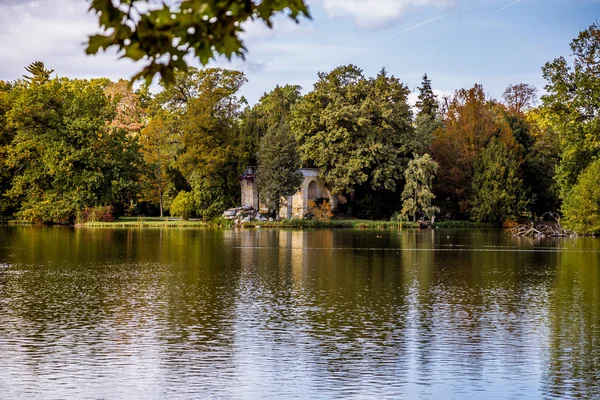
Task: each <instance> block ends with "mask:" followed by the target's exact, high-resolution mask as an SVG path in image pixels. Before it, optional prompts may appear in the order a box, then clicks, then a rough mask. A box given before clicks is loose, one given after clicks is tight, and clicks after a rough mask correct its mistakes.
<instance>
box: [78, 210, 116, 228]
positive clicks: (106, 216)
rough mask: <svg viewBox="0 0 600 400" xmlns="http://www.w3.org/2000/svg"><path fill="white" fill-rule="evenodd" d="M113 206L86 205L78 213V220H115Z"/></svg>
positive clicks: (81, 222) (82, 221)
mask: <svg viewBox="0 0 600 400" xmlns="http://www.w3.org/2000/svg"><path fill="white" fill-rule="evenodd" d="M114 212H115V210H114V208H113V206H104V207H86V208H84V209H83V210H82V211H80V212H78V213H77V222H78V223H80V224H84V223H86V222H113V221H114V220H115V216H114Z"/></svg>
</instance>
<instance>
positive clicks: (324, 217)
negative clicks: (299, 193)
mask: <svg viewBox="0 0 600 400" xmlns="http://www.w3.org/2000/svg"><path fill="white" fill-rule="evenodd" d="M308 208H309V213H310V214H312V215H313V219H314V220H316V221H321V222H328V221H329V220H331V217H333V212H332V211H331V203H329V200H323V201H321V202H320V204H319V203H317V202H315V201H312V200H310V201H309V202H308Z"/></svg>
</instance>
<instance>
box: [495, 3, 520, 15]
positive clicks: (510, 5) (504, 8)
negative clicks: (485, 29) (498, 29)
mask: <svg viewBox="0 0 600 400" xmlns="http://www.w3.org/2000/svg"><path fill="white" fill-rule="evenodd" d="M521 1H523V0H515V1H513V2H512V3H509V4H507V5H505V6H504V7H500V8H499V9H497V10H496V12H497V13H498V12H500V11H503V10H506V9H507V8H508V7H512V6H514V5H515V4H517V3H520V2H521Z"/></svg>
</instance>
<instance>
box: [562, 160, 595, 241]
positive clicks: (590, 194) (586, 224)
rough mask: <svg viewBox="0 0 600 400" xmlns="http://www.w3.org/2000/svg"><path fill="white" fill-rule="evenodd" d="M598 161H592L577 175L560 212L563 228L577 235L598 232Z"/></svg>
mask: <svg viewBox="0 0 600 400" xmlns="http://www.w3.org/2000/svg"><path fill="white" fill-rule="evenodd" d="M598 177H600V160H595V161H593V162H592V163H591V164H590V165H589V166H588V167H587V168H586V169H585V170H583V172H582V173H581V174H580V175H579V178H578V179H577V183H576V184H575V185H574V186H573V187H572V189H571V190H570V191H569V193H567V195H566V196H565V199H564V203H563V207H562V212H563V214H564V217H565V221H564V222H565V226H566V227H567V228H570V229H573V230H574V231H575V232H578V233H584V234H587V233H598V232H600V185H599V184H598V179H599V178H598Z"/></svg>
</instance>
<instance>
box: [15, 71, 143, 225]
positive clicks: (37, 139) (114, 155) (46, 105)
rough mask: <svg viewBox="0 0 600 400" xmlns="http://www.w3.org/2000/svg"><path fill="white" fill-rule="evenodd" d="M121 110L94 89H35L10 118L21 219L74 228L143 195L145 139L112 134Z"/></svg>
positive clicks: (76, 85) (84, 84)
mask: <svg viewBox="0 0 600 400" xmlns="http://www.w3.org/2000/svg"><path fill="white" fill-rule="evenodd" d="M114 116H115V109H114V107H113V103H111V102H110V101H109V100H108V99H107V97H106V96H105V94H104V88H103V87H102V86H101V85H100V84H98V83H97V82H93V81H86V80H69V79H66V78H62V79H54V80H51V81H48V82H46V83H41V84H37V85H29V86H28V87H27V88H26V89H24V90H23V92H22V94H21V95H20V96H19V97H18V99H17V100H16V101H15V103H14V104H13V107H12V109H11V111H10V112H9V114H8V118H9V119H10V122H11V124H12V125H13V126H14V129H15V136H14V139H13V140H12V142H11V143H10V145H9V146H8V148H7V160H6V165H7V166H8V167H9V168H11V170H12V171H14V174H13V177H12V179H11V186H10V189H9V190H8V191H7V195H8V196H9V197H10V198H12V199H13V200H17V201H19V202H20V209H19V212H18V213H17V216H18V217H20V218H22V219H25V220H30V221H40V222H54V223H67V222H69V223H72V222H73V221H74V220H75V217H76V215H77V213H78V212H79V211H80V210H83V209H84V208H86V207H95V206H103V205H122V204H123V203H127V202H129V201H131V200H132V199H133V198H134V197H135V195H136V194H137V191H138V189H139V187H138V183H137V179H138V176H139V166H140V163H141V158H140V155H139V152H138V145H137V139H135V138H133V137H130V136H128V135H127V134H126V132H125V131H124V130H112V131H111V130H109V127H108V125H107V122H110V121H112V119H113V118H114Z"/></svg>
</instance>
